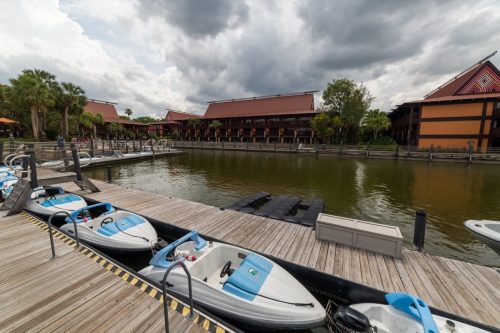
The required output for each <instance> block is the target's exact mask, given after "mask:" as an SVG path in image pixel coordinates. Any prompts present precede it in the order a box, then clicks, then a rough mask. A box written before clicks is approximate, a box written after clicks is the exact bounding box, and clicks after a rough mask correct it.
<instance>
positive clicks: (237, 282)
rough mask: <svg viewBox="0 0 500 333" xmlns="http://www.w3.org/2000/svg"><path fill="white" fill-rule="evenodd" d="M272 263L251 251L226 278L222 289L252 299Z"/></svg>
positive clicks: (264, 279)
mask: <svg viewBox="0 0 500 333" xmlns="http://www.w3.org/2000/svg"><path fill="white" fill-rule="evenodd" d="M272 268H273V264H272V263H271V262H269V261H267V260H266V259H264V258H262V257H260V256H258V255H256V254H254V253H251V254H249V255H247V256H246V258H245V259H244V260H243V261H242V263H241V265H240V267H239V268H238V269H237V270H236V271H235V272H234V273H233V274H231V276H230V277H229V278H228V279H227V280H226V282H225V283H224V286H223V287H222V289H223V290H225V291H226V292H228V293H230V294H233V295H235V296H238V297H241V298H243V299H246V300H249V301H252V300H253V299H254V298H255V296H256V295H257V294H258V293H259V290H260V288H261V287H262V285H263V284H264V282H265V281H266V279H267V276H268V275H269V273H270V272H271V269H272Z"/></svg>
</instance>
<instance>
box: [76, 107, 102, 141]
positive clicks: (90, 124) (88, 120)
mask: <svg viewBox="0 0 500 333" xmlns="http://www.w3.org/2000/svg"><path fill="white" fill-rule="evenodd" d="M80 124H81V125H82V126H83V127H84V128H87V129H89V130H90V131H91V132H92V138H94V139H97V125H103V124H104V118H103V116H102V114H100V113H96V114H93V113H91V112H83V113H82V114H81V115H80Z"/></svg>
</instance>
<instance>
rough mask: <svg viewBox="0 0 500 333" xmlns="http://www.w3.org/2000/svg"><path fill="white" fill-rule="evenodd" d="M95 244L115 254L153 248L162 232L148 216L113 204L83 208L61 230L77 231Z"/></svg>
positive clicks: (66, 231)
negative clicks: (149, 220)
mask: <svg viewBox="0 0 500 333" xmlns="http://www.w3.org/2000/svg"><path fill="white" fill-rule="evenodd" d="M73 220H74V221H75V222H76V223H77V229H78V237H79V238H80V239H81V240H83V241H85V242H87V243H89V244H90V245H92V246H95V247H98V248H101V249H103V250H106V251H108V252H112V253H131V252H144V251H152V249H153V248H154V246H155V244H156V243H157V242H158V235H157V233H156V230H155V229H154V228H153V226H152V225H151V224H150V223H149V222H148V220H146V219H145V218H143V217H141V216H139V215H137V214H134V213H130V212H127V211H123V210H115V209H114V208H113V206H111V204H109V203H99V204H95V205H91V206H88V207H84V208H80V209H78V210H76V211H74V212H72V213H71V214H70V217H67V218H66V219H65V222H66V224H64V225H63V226H62V227H61V228H60V230H61V231H63V232H65V233H67V234H70V235H74V234H75V227H74V224H73Z"/></svg>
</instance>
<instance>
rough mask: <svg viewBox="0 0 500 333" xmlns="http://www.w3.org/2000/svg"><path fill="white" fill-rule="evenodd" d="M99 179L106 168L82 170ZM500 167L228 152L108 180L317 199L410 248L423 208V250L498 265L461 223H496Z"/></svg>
mask: <svg viewBox="0 0 500 333" xmlns="http://www.w3.org/2000/svg"><path fill="white" fill-rule="evenodd" d="M86 174H87V175H88V176H90V177H93V178H97V179H101V180H105V179H106V173H105V168H96V169H90V170H87V171H86ZM499 175H500V166H496V165H476V164H474V165H467V164H452V163H427V162H406V161H393V160H362V159H343V158H336V157H317V156H302V155H294V154H271V153H251V152H230V151H190V152H188V153H186V154H184V155H178V156H170V157H166V158H158V159H156V160H154V161H153V160H150V161H140V162H135V163H129V164H124V165H121V166H113V181H114V182H116V183H118V184H121V185H125V186H130V187H134V188H139V189H143V190H146V191H151V192H156V193H160V194H165V195H170V196H175V197H180V198H184V199H188V200H192V201H197V202H202V203H205V204H209V205H214V206H219V207H223V206H227V205H229V204H231V203H233V202H234V201H236V200H238V199H240V198H241V197H243V196H246V195H250V194H253V193H255V192H259V191H267V192H270V193H272V194H273V195H279V194H288V195H296V196H299V197H301V198H303V199H313V198H316V197H319V198H323V199H324V200H325V202H326V212H327V213H331V214H336V215H342V216H347V217H354V218H359V219H364V220H368V221H373V222H379V223H386V224H393V225H397V226H399V228H400V229H401V232H402V233H403V235H404V238H405V246H407V247H411V241H412V239H413V221H414V215H415V210H416V209H418V208H423V209H425V211H426V212H427V216H428V227H427V231H426V243H425V250H426V251H427V252H429V253H432V254H437V255H443V256H448V257H454V258H459V259H463V260H467V261H470V262H475V263H479V264H485V265H497V266H498V265H500V259H499V257H498V255H496V254H495V253H494V252H493V251H492V250H490V249H489V248H488V247H486V246H485V245H483V244H482V243H481V242H479V241H477V240H476V239H475V238H474V237H473V236H472V235H471V234H470V233H469V232H468V231H467V230H465V228H464V227H463V222H464V221H465V220H467V219H493V220H500V205H499V198H500V177H499Z"/></svg>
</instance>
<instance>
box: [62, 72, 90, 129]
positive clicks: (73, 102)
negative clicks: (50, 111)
mask: <svg viewBox="0 0 500 333" xmlns="http://www.w3.org/2000/svg"><path fill="white" fill-rule="evenodd" d="M59 98H60V101H61V105H62V107H63V121H62V132H63V133H64V134H65V135H68V134H69V126H68V118H69V111H70V110H71V109H73V108H74V107H80V108H81V107H83V106H84V105H85V104H86V103H87V97H86V96H85V91H84V90H83V89H82V88H80V87H79V86H77V85H75V84H73V83H71V82H63V83H62V84H61V89H60V92H59Z"/></svg>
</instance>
